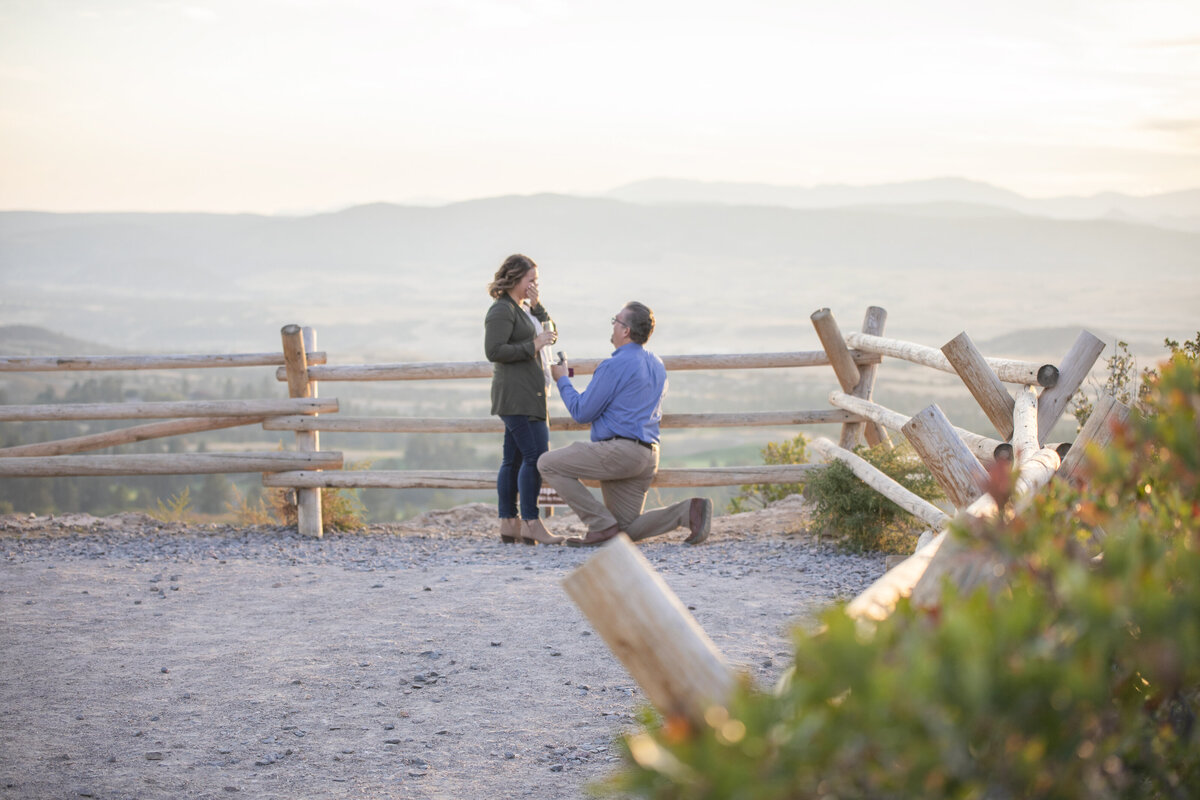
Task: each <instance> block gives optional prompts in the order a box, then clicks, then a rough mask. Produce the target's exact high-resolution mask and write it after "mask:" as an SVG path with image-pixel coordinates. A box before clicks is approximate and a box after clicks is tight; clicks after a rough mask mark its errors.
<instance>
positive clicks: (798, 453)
mask: <svg viewBox="0 0 1200 800" xmlns="http://www.w3.org/2000/svg"><path fill="white" fill-rule="evenodd" d="M807 447H808V439H807V438H805V436H804V434H802V433H800V434H797V435H796V436H795V438H793V439H788V440H787V441H785V442H768V443H767V446H766V447H764V448H763V449H762V451H761V452H762V459H763V463H764V464H807V463H808V451H807ZM803 491H804V484H803V483H756V484H752V485H744V486H742V487H741V491H740V492H739V493H738V495H737V496H736V497H734V498H732V499H731V500H730V501H729V512H730V513H731V514H740V513H742V512H743V511H753V510H754V509H756V508H763V507H765V506H767V505H768V504H770V503H774V502H775V501H776V500H782V499H783V498H785V497H787V496H789V495H793V494H800V493H801V492H803Z"/></svg>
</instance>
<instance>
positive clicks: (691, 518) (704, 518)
mask: <svg viewBox="0 0 1200 800" xmlns="http://www.w3.org/2000/svg"><path fill="white" fill-rule="evenodd" d="M711 527H712V500H709V499H707V498H704V497H693V498H692V507H691V508H690V509H689V510H688V528H689V529H690V530H691V531H692V535H691V536H689V537H687V538H686V539H684V540H683V541H684V543H685V544H700V543H701V542H703V541H704V540H705V539H707V538H708V531H709V529H710V528H711Z"/></svg>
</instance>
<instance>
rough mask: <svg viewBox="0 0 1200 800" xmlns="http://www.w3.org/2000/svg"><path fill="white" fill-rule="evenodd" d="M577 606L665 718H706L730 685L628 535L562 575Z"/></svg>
mask: <svg viewBox="0 0 1200 800" xmlns="http://www.w3.org/2000/svg"><path fill="white" fill-rule="evenodd" d="M562 583H563V588H564V589H565V590H566V592H567V595H568V596H570V598H571V600H573V601H574V602H575V605H577V606H579V609H580V611H582V612H583V614H584V616H585V617H587V618H588V621H589V622H591V623H592V627H594V628H595V629H596V632H597V633H599V634H600V636H601V638H603V639H604V642H605V644H607V645H608V647H609V649H610V650H612V652H613V655H615V656H616V657H617V659H618V660H619V661H620V662H621V664H623V665H624V667H625V669H627V670H628V671H629V674H630V675H631V676H633V679H634V680H636V681H637V682H638V684H639V685H640V686H641V687H642V689H643V691H645V693H646V697H647V698H648V699H649V700H650V702H651V703H652V704H653V705H654V707H655V708H656V709H658V711H659V713H660V714H662V715H663V716H664V717H667V718H670V717H673V716H682V717H685V718H687V719H689V720H690V721H692V722H693V723H697V724H700V723H702V722H703V720H704V712H705V711H707V710H708V709H709V708H710V707H711V706H712V705H714V704H716V705H720V704H723V703H724V702H725V701H726V699H727V698H728V696H729V693H730V692H731V691H732V690H733V687H734V684H735V679H734V673H733V670H732V669H730V667H729V665H728V664H727V663H726V661H725V658H724V656H722V655H721V653H720V651H718V650H717V647H716V645H714V644H713V643H712V640H711V639H709V638H708V635H707V634H706V633H705V632H704V629H703V628H701V627H700V625H699V624H697V622H696V620H695V618H694V617H693V616H692V615H691V614H690V613H688V610H687V608H686V607H684V605H683V603H682V602H680V600H679V597H678V596H677V595H676V594H675V593H674V592H673V591H671V587H669V586H667V584H666V581H664V580H663V579H662V577H661V576H660V575H659V574H658V573H657V572H655V571H654V568H653V567H652V566H651V565H650V562H649V561H647V560H646V557H645V556H644V555H642V553H641V551H639V550H638V548H637V547H636V546H634V544H633V543H632V542H631V541H630V540H629V537H628V536H626V535H625V534H623V533H622V534H619V535H618V536H617V537H616V538H615V539H613V540H612V541H611V542H609V543H607V544H605V545H604V546H603V547H602V548H601V549H600V551H599V552H598V553H596V555H594V556H592V557H591V558H589V559H588V560H587V561H586V562H585V563H584V564H583V566H581V567H579V568H578V569H576V570H575V571H574V572H572V573H571V574H569V575H567V577H566V578H564V579H563V582H562Z"/></svg>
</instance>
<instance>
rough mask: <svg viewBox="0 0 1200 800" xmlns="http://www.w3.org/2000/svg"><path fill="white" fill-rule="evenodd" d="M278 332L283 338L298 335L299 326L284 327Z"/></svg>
mask: <svg viewBox="0 0 1200 800" xmlns="http://www.w3.org/2000/svg"><path fill="white" fill-rule="evenodd" d="M279 332H280V333H281V334H283V335H284V336H295V335H296V334H298V333H300V326H299V325H284V326H283V327H282V328H280V329H279Z"/></svg>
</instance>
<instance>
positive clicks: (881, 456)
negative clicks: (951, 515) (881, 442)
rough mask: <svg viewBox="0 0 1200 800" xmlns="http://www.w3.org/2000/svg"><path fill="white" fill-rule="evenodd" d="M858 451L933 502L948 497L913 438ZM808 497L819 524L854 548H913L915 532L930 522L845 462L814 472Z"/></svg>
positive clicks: (824, 531) (870, 461) (890, 549)
mask: <svg viewBox="0 0 1200 800" xmlns="http://www.w3.org/2000/svg"><path fill="white" fill-rule="evenodd" d="M855 452H856V453H857V454H858V455H859V456H861V457H862V458H863V459H864V460H866V461H867V462H868V463H870V464H871V465H872V466H874V467H875V468H876V469H878V470H880V471H881V472H883V473H884V474H885V475H887V476H888V477H889V478H891V479H892V480H894V481H896V482H897V483H899V484H900V485H901V486H903V487H904V488H905V489H908V490H909V491H910V492H912V493H913V494H916V495H918V496H920V497H923V498H925V499H926V500H930V501H932V500H937V499H939V498H940V497H942V491H941V489H940V488H939V487H938V485H937V482H936V481H935V480H934V479H933V475H932V474H930V472H929V470H928V469H926V467H925V465H924V464H923V463H921V460H920V459H919V458H918V457H917V455H916V454H915V453H914V452H913V450H912V447H911V446H910V445H908V444H907V443H905V444H899V445H897V446H896V447H894V448H891V449H888V448H887V447H884V446H877V447H871V448H867V447H859V448H857V449H856V450H855ZM805 496H806V497H807V498H808V499H809V500H810V501H811V502H812V505H813V522H814V525H815V527H816V528H817V529H818V530H819V531H821V532H822V534H823V535H829V536H832V537H833V538H834V540H835V541H836V542H837V544H838V545H839V546H841V547H843V548H845V549H846V550H850V551H852V552H864V551H884V552H894V553H899V552H912V544H913V540H912V537H913V535H914V534H916V533H920V532H921V531H923V530H925V528H927V527H928V526H927V525H925V524H924V523H923V522H921V521H920V520H918V519H916V518H915V517H913V516H912V515H911V514H909V513H908V512H907V511H905V510H904V509H902V508H900V506H898V505H896V504H895V503H893V502H892V501H891V500H888V499H887V498H886V497H884V496H883V495H881V494H880V493H879V492H877V491H875V490H874V489H872V488H871V487H870V486H867V484H865V483H863V482H862V480H861V479H860V478H859V477H858V476H857V475H855V474H854V473H853V472H851V471H850V468H849V467H848V466H846V465H845V464H843V463H842V462H840V461H834V462H831V463H830V464H829V465H828V466H826V467H824V468H822V469H820V470H818V471H816V472H814V473H813V474H812V475H811V476H809V479H808V487H807V489H806V490H805Z"/></svg>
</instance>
